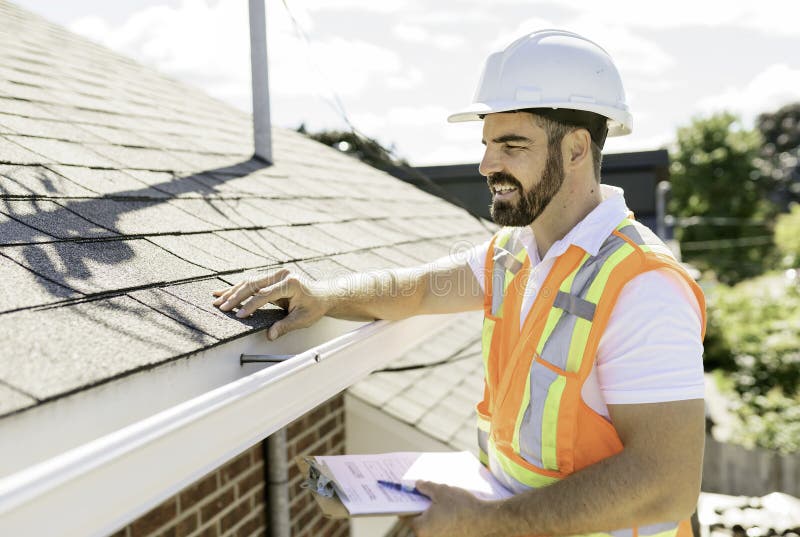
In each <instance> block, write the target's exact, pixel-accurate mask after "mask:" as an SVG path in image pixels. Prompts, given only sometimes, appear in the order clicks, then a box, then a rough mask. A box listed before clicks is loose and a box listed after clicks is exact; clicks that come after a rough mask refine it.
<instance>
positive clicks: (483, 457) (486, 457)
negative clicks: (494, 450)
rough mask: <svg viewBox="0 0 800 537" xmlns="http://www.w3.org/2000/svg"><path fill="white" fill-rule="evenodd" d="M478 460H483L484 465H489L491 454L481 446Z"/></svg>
mask: <svg viewBox="0 0 800 537" xmlns="http://www.w3.org/2000/svg"><path fill="white" fill-rule="evenodd" d="M478 460H479V461H481V464H482V465H484V466H486V467H487V468H488V467H489V455H488V454H487V453H486V452H485V451H483V450H482V449H481V448H478Z"/></svg>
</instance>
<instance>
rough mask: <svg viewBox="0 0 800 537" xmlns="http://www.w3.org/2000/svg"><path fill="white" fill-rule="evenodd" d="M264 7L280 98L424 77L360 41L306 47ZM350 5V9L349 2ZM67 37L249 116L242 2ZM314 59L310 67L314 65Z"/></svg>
mask: <svg viewBox="0 0 800 537" xmlns="http://www.w3.org/2000/svg"><path fill="white" fill-rule="evenodd" d="M268 3H269V5H268V6H267V13H268V16H267V23H268V29H267V34H268V52H269V69H270V73H269V76H270V90H271V92H272V94H273V97H275V96H279V95H285V96H291V97H297V96H299V95H307V96H319V95H330V94H331V93H332V92H333V91H335V92H336V93H338V94H339V95H340V96H342V97H354V96H358V95H360V94H361V93H362V92H363V91H364V90H365V88H366V87H367V86H368V85H369V84H370V83H372V82H374V81H375V80H376V79H379V80H381V81H382V80H383V79H384V78H387V77H391V79H390V81H389V84H390V85H391V86H392V87H405V88H409V87H413V86H414V85H417V84H419V83H420V80H421V74H420V73H418V72H413V71H412V72H410V73H406V72H403V71H402V70H401V67H402V65H401V61H400V57H399V56H398V55H397V54H396V53H395V52H393V51H391V50H389V49H387V48H383V47H380V46H378V45H375V44H372V43H368V42H366V41H363V40H359V39H352V38H345V37H334V38H330V39H326V40H324V41H311V44H310V47H309V45H308V44H307V43H306V41H305V40H303V39H302V38H301V37H300V36H299V35H298V33H297V31H296V29H295V27H294V25H293V24H292V22H291V20H290V18H289V17H288V15H287V13H286V11H285V10H284V9H283V7H282V6H281V4H280V0H270V1H269V2H268ZM351 3H354V2H351ZM293 13H294V15H295V17H297V19H298V23H299V25H300V26H301V28H302V29H303V30H304V31H306V32H309V31H310V29H311V28H313V26H312V24H311V21H310V19H309V18H308V17H307V16H306V13H305V12H303V11H301V10H294V12H293ZM70 27H71V29H72V30H73V31H75V32H77V33H79V34H83V35H85V36H87V37H89V38H90V39H93V40H95V41H98V42H100V43H102V44H104V45H106V46H108V47H110V48H112V49H114V50H117V51H119V52H122V53H123V54H126V55H128V56H131V57H133V58H136V59H138V60H139V61H142V62H143V63H146V64H149V65H152V66H153V67H155V68H156V69H158V70H159V71H162V72H164V73H167V74H170V75H172V76H175V77H177V78H179V79H181V80H183V81H185V82H187V83H189V84H192V85H194V86H197V87H201V88H203V89H204V90H206V91H208V92H209V93H210V94H212V95H214V96H216V97H218V98H221V99H223V100H226V101H228V102H230V103H232V104H234V105H236V106H239V107H240V108H243V109H245V110H249V109H250V102H251V100H250V41H249V39H250V37H249V21H248V13H247V4H246V2H216V3H214V2H210V1H209V2H206V1H204V0H184V1H183V2H182V3H181V4H180V6H179V7H176V8H172V7H167V6H157V7H149V8H145V9H142V10H140V11H137V12H135V13H134V14H132V15H131V16H130V17H129V18H128V19H127V20H126V21H125V22H124V23H123V24H121V25H119V26H111V25H109V24H107V23H106V22H105V21H103V20H102V19H100V18H98V17H85V18H82V19H79V20H77V21H75V22H74V23H73V24H72V25H71V26H70ZM312 58H313V59H312Z"/></svg>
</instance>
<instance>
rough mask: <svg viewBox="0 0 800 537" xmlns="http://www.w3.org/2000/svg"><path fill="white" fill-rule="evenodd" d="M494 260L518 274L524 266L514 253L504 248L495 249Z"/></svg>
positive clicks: (512, 272)
mask: <svg viewBox="0 0 800 537" xmlns="http://www.w3.org/2000/svg"><path fill="white" fill-rule="evenodd" d="M494 262H495V264H498V263H499V264H500V265H502V266H503V268H504V269H506V270H507V271H509V272H510V273H511V274H516V273H517V272H519V269H521V268H522V263H521V262H520V261H519V260H518V259H517V258H516V257H514V254H512V253H511V252H509V251H508V250H504V249H503V248H495V249H494Z"/></svg>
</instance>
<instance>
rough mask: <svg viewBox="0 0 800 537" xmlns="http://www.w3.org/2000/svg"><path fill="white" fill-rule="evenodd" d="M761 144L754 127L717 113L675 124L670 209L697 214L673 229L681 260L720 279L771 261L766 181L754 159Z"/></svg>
mask: <svg viewBox="0 0 800 537" xmlns="http://www.w3.org/2000/svg"><path fill="white" fill-rule="evenodd" d="M760 147H761V136H760V135H759V133H758V132H757V131H755V130H746V129H744V128H743V127H742V126H741V125H740V123H739V121H738V119H737V118H736V117H735V116H733V115H731V114H727V113H722V114H716V115H712V116H710V117H707V118H696V119H694V120H693V121H692V123H691V124H690V125H689V126H686V127H683V128H681V129H679V130H678V139H677V149H676V151H675V152H674V153H673V154H672V156H671V161H672V164H671V170H670V171H671V183H672V196H671V200H670V206H669V210H670V214H672V215H673V216H677V217H701V218H699V219H698V220H697V222H693V223H690V224H689V225H685V226H682V227H681V226H679V227H677V229H676V233H675V235H676V238H677V239H678V240H679V241H680V242H681V250H682V252H683V254H684V259H685V260H686V261H688V262H690V263H693V264H695V265H696V266H698V268H700V269H701V270H704V271H708V270H711V271H713V272H714V274H715V275H716V277H717V278H718V279H719V280H720V281H722V282H724V283H729V284H731V283H736V282H738V281H741V280H743V279H745V278H748V277H752V276H755V275H758V274H761V273H762V272H763V271H764V269H765V268H766V267H768V266H769V264H770V263H772V262H773V260H774V256H773V255H772V251H773V247H772V244H771V239H770V237H771V231H770V230H769V228H768V224H767V218H768V217H770V216H771V215H772V214H773V212H774V208H773V205H772V203H770V202H769V201H768V193H769V190H770V186H771V185H770V183H769V182H768V181H765V180H763V178H762V176H761V174H760V173H759V171H758V169H757V168H756V166H755V163H754V160H755V159H756V157H757V156H758V154H759V151H760ZM679 221H681V220H679ZM683 221H685V219H684V220H683ZM754 222H755V223H754ZM758 222H761V223H758Z"/></svg>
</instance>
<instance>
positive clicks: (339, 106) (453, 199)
mask: <svg viewBox="0 0 800 537" xmlns="http://www.w3.org/2000/svg"><path fill="white" fill-rule="evenodd" d="M281 3H282V4H283V7H284V9H285V10H286V13H287V15H288V16H289V20H290V21H291V22H292V26H293V28H294V31H295V33H296V34H297V35H299V36H300V38H301V39H302V40H303V42H304V43H305V45H306V50H307V51H308V56H309V61H310V63H311V66H312V67H313V68H314V70H316V72H317V75H318V76H319V78H320V79H321V80H327V78H326V77H325V76H323V73H322V70H321V69H320V68H319V65H318V64H317V63H316V62H315V61H314V58H313V55H312V54H311V40H310V38H309V37H308V34H307V33H306V31H305V30H304V29H303V27H302V26H301V25H300V23H299V22H298V20H297V18H296V17H295V16H294V13H293V12H292V10H291V8H290V7H289V3H288V2H287V0H281ZM328 88H329V90H330V94H331V95H332V97H333V103H332V108H333V109H334V110H335V111H336V113H337V114H338V115H339V117H340V118H341V119H342V121H344V122H345V124H346V125H347V128H348V129H349V130H350V132H351V133H352V134H353V135H354V136H356V137H358V138H362V139H363V140H366V141H368V142H370V143H373V144H375V145H377V146H378V147H380V148H381V149H383V150H384V151H385V152H386V154H388V155H389V156H390V157H392V159H394V161H395V162H402V161H401V159H400V157H399V156H398V155H397V154H396V153H395V151H394V150H393V149H391V148H386V147H384V146H383V144H381V143H380V142H378V141H377V140H375V139H374V138H372V137H370V136H367V135H366V134H364V133H363V132H361V131H360V130H358V129H357V128H356V126H355V125H354V124H353V122H352V121H351V120H350V117H349V115H348V114H347V110H346V109H345V107H344V103H343V102H342V99H341V98H340V97H339V94H338V93H337V92H336V90H335V89H334V88H333V87H331V86H330V85H329V84H328ZM323 98H324V97H323ZM326 100H327V99H326ZM328 104H331V102H330V101H329V103H328ZM395 167H397V168H399V169H401V170H403V171H405V172H407V173H409V174H410V175H412V176H413V177H414V178H416V179H419V180H420V181H422V182H423V183H425V184H426V185H427V186H428V187H429V188H430V189H431V190H432V191H433V192H436V193H437V194H436V195H438V197H440V198H442V199H444V200H446V201H448V202H450V203H452V204H453V205H457V206H459V207H461V208H462V209H464V210H466V211H467V212H468V213H469V214H470V215H471V216H472V217H474V218H475V219H476V220H477V221H478V222H479V223H480V224H481V226H482V227H483V228H484V229H486V230H487V231H489V232H491V233H494V230H493V229H491V228H490V227H488V226H487V224H486V222H485V221H484V220H483V218H481V217H480V216H479V215H477V214H474V213H473V212H471V211H470V210H469V209H467V208H466V205H465V204H464V202H463V201H461V200H460V199H458V197H457V196H454V195H453V194H451V193H450V192H448V191H446V190H445V189H444V188H442V186H441V185H438V184H436V183H435V182H433V181H432V180H431V178H430V177H427V176H426V175H424V174H422V173H421V172H420V171H419V170H417V169H415V168H414V167H412V166H408V165H405V164H402V163H401V164H396V165H395Z"/></svg>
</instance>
